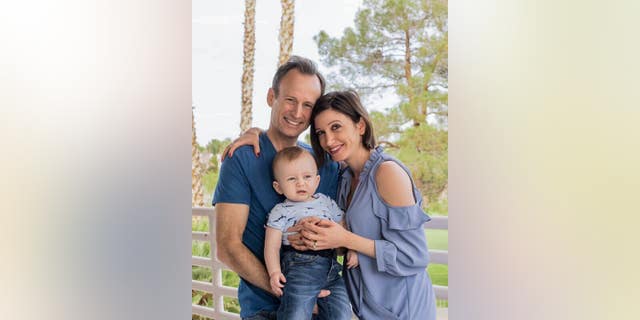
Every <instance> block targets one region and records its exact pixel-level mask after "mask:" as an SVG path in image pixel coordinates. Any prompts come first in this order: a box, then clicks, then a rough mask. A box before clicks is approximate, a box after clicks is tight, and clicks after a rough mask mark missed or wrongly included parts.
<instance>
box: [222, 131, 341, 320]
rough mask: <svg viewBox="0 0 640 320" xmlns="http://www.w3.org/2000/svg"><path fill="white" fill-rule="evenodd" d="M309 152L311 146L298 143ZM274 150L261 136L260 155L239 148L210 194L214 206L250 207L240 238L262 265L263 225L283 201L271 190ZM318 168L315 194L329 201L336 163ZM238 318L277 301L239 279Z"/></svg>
mask: <svg viewBox="0 0 640 320" xmlns="http://www.w3.org/2000/svg"><path fill="white" fill-rule="evenodd" d="M298 145H299V146H300V147H303V148H305V149H307V150H309V151H310V152H313V151H312V150H311V147H310V146H309V145H307V144H305V143H302V142H298ZM275 155H276V150H275V148H274V147H273V144H272V143H271V140H269V137H267V135H266V134H261V135H260V156H259V157H256V155H255V154H254V153H253V147H252V146H242V147H240V148H238V149H237V150H236V151H235V152H234V153H233V157H231V158H227V159H225V160H224V161H223V162H222V166H221V167H220V175H219V178H218V185H217V186H216V191H215V193H214V195H213V205H215V204H216V203H221V202H222V203H242V204H246V205H248V206H249V217H248V219H247V226H246V227H245V229H244V233H243V235H242V242H243V243H244V245H245V246H247V248H249V250H251V252H253V254H254V255H255V256H256V257H257V258H258V259H259V260H260V261H262V263H264V237H265V224H266V223H267V216H268V214H269V211H271V209H272V208H273V207H274V206H275V205H276V204H278V203H280V202H282V201H284V200H285V198H284V196H282V195H279V194H278V193H276V191H275V190H274V189H273V169H272V162H273V158H274V157H275ZM327 160H328V161H325V165H324V167H322V168H320V170H319V173H320V185H319V186H318V190H316V192H319V193H323V194H325V195H327V196H329V197H330V198H331V199H335V198H336V191H337V188H338V164H337V163H336V162H333V161H330V159H327ZM238 300H239V301H240V307H241V310H240V316H241V317H249V316H252V315H254V314H256V313H257V312H258V311H260V310H267V311H274V310H277V309H278V306H279V304H280V301H279V300H278V298H276V297H274V296H272V295H270V294H269V293H267V292H265V291H263V290H262V289H260V288H258V287H256V286H254V285H252V284H250V283H249V282H248V281H244V279H240V286H239V287H238Z"/></svg>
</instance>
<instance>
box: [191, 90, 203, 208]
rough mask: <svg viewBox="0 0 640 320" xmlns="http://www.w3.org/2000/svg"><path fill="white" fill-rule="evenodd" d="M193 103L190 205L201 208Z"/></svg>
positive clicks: (198, 159) (192, 107)
mask: <svg viewBox="0 0 640 320" xmlns="http://www.w3.org/2000/svg"><path fill="white" fill-rule="evenodd" d="M195 107H196V106H195V105H194V104H193V102H192V103H191V205H192V206H194V207H195V206H198V207H203V206H204V200H203V196H202V180H201V178H202V167H201V165H200V150H198V142H196V123H195V118H194V117H193V109H195Z"/></svg>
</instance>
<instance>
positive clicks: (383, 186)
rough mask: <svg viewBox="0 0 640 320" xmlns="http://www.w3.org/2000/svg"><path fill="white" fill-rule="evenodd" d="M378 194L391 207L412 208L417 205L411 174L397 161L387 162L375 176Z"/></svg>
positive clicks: (382, 164)
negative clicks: (411, 206)
mask: <svg viewBox="0 0 640 320" xmlns="http://www.w3.org/2000/svg"><path fill="white" fill-rule="evenodd" d="M375 179H376V188H377V190H378V194H379V195H380V197H381V198H382V200H384V202H386V203H387V204H389V205H390V206H399V207H401V206H410V205H414V204H415V203H416V200H417V199H415V198H414V195H413V185H412V183H411V178H410V177H409V174H408V173H407V172H406V171H405V170H404V169H403V168H402V167H401V166H400V165H399V164H398V163H396V162H395V161H385V162H383V163H381V164H380V166H378V169H377V170H376V174H375Z"/></svg>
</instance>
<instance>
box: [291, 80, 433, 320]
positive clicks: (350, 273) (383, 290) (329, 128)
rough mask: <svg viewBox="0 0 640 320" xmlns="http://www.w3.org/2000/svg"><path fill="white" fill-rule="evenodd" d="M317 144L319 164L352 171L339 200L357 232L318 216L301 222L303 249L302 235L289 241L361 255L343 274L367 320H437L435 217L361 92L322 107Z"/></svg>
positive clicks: (317, 109)
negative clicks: (386, 144)
mask: <svg viewBox="0 0 640 320" xmlns="http://www.w3.org/2000/svg"><path fill="white" fill-rule="evenodd" d="M311 145H312V147H313V150H314V152H315V154H316V155H317V156H316V159H317V161H318V162H319V164H320V165H322V163H323V162H324V161H325V153H327V154H328V155H329V156H331V158H332V159H333V160H334V161H339V162H342V163H343V165H346V167H345V168H344V171H343V173H342V176H341V182H340V186H339V190H338V199H336V200H337V201H336V202H337V203H338V206H340V207H341V208H342V209H343V210H344V211H345V212H346V221H347V227H348V229H349V230H351V231H348V230H347V229H345V228H343V227H342V226H341V225H340V224H337V223H334V222H331V221H326V220H318V219H313V218H311V219H308V220H305V221H303V222H302V223H301V226H302V231H301V232H300V234H301V236H302V237H303V239H302V240H303V241H304V245H302V246H300V245H295V243H296V240H298V239H293V237H295V236H290V238H289V241H290V242H291V243H292V244H293V245H294V247H296V249H303V248H307V249H310V250H323V249H329V248H339V247H345V248H347V249H351V250H354V251H356V252H357V253H358V260H359V266H357V267H355V268H345V269H344V270H343V275H344V277H345V282H346V285H347V291H348V293H349V298H350V300H351V305H352V307H353V311H354V313H355V314H356V315H357V316H358V317H359V318H360V319H364V320H369V319H435V318H436V308H435V295H434V292H433V287H432V285H431V280H430V279H429V275H428V274H427V272H426V267H427V264H428V261H429V254H428V250H427V243H426V239H425V235H424V229H423V227H422V225H423V224H424V223H425V222H427V221H429V220H430V219H429V218H428V217H427V216H426V215H425V213H424V212H423V210H422V208H421V204H422V198H421V195H420V192H419V191H418V189H417V188H416V186H415V184H414V183H413V181H412V180H411V176H410V173H409V170H408V169H407V168H406V167H405V166H404V165H403V164H402V163H400V162H399V161H398V160H396V159H394V158H393V157H391V156H389V155H387V154H385V153H384V152H383V151H382V149H381V148H379V147H378V148H375V138H374V134H373V128H372V126H371V122H370V120H369V115H368V113H367V111H366V110H365V109H364V108H363V107H362V104H361V103H360V99H359V97H358V95H357V94H356V93H355V92H352V91H344V92H331V93H328V94H326V95H324V96H322V97H321V98H320V99H318V101H316V104H315V106H314V108H313V111H312V114H311Z"/></svg>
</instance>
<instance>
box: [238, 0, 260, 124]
mask: <svg viewBox="0 0 640 320" xmlns="http://www.w3.org/2000/svg"><path fill="white" fill-rule="evenodd" d="M244 3H245V10H244V47H243V48H244V49H243V52H244V56H243V61H242V109H241V111H240V130H242V131H243V132H244V131H245V130H247V129H249V128H250V127H251V120H252V119H251V118H252V117H251V107H252V99H253V65H254V60H255V52H256V48H255V44H256V30H255V27H256V22H255V16H256V1H255V0H245V2H244Z"/></svg>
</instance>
